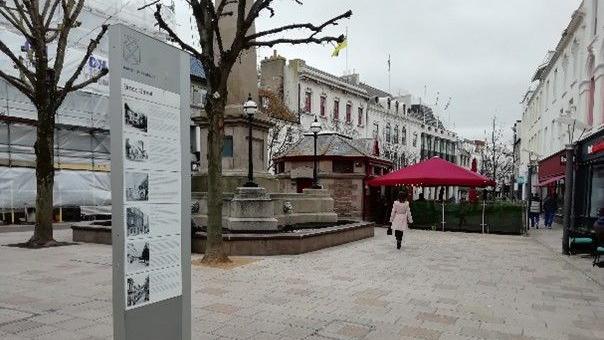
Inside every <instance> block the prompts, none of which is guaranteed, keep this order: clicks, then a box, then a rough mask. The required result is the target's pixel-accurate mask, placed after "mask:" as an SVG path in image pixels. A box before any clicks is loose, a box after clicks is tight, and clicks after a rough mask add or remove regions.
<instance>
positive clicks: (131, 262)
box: [126, 241, 150, 273]
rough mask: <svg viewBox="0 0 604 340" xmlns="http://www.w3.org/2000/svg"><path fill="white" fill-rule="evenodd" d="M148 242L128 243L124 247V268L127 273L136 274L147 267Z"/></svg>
mask: <svg viewBox="0 0 604 340" xmlns="http://www.w3.org/2000/svg"><path fill="white" fill-rule="evenodd" d="M149 256H150V253H149V242H147V241H139V242H129V243H128V245H127V246H126V261H127V263H126V268H127V270H126V271H127V272H128V273H136V272H140V271H142V270H145V269H147V267H149Z"/></svg>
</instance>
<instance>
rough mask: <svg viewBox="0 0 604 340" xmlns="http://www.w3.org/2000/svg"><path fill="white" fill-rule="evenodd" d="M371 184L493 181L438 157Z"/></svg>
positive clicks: (466, 184)
mask: <svg viewBox="0 0 604 340" xmlns="http://www.w3.org/2000/svg"><path fill="white" fill-rule="evenodd" d="M368 184H369V185H371V186H380V185H418V186H425V187H433V186H460V187H488V186H494V185H495V181H493V180H491V179H489V178H487V177H484V176H481V175H479V174H477V173H475V172H472V171H470V170H468V169H465V168H462V167H460V166H457V165H455V164H453V163H451V162H448V161H446V160H444V159H441V158H439V157H434V158H431V159H429V160H426V161H423V162H420V163H417V164H414V165H411V166H408V167H406V168H403V169H401V170H398V171H395V172H391V173H389V174H387V175H384V176H381V177H378V178H374V179H372V180H370V181H369V182H368Z"/></svg>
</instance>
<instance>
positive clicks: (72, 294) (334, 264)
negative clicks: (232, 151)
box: [0, 229, 604, 340]
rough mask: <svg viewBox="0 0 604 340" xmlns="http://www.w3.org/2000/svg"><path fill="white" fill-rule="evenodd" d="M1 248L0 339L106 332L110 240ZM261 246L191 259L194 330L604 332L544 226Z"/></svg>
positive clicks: (603, 304)
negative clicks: (270, 252)
mask: <svg viewBox="0 0 604 340" xmlns="http://www.w3.org/2000/svg"><path fill="white" fill-rule="evenodd" d="M551 232H552V233H555V232H557V231H551ZM57 235H58V237H57V238H58V239H60V240H68V239H69V236H70V233H69V232H68V231H65V230H63V231H58V232H57ZM27 236H28V233H3V234H0V244H7V243H11V242H17V241H23V240H25V239H26V237H27ZM0 259H1V260H0V339H61V340H63V339H111V337H112V326H111V323H112V320H111V318H112V317H111V248H110V247H109V246H103V245H90V244H85V245H76V246H68V247H61V248H56V249H43V250H24V249H18V248H9V247H0ZM256 259H257V261H255V262H253V263H250V264H247V265H245V266H241V267H237V268H234V269H231V270H220V269H211V268H206V267H198V266H193V269H192V277H193V278H192V280H193V299H192V307H193V320H192V323H193V334H194V336H193V337H194V339H258V340H272V339H309V340H310V339H376V340H377V339H379V340H388V339H427V340H430V339H527V340H528V339H548V340H551V339H572V340H588V339H604V287H603V286H602V285H601V283H599V282H598V281H597V280H594V279H593V278H590V277H589V276H588V275H585V273H584V272H583V271H582V270H581V268H580V267H578V266H577V265H574V264H573V263H571V262H568V261H567V260H565V259H564V258H562V257H561V256H560V255H559V254H557V252H555V251H554V250H553V249H550V248H548V247H547V246H546V245H545V244H544V243H543V242H539V240H538V239H537V238H536V236H531V237H520V236H496V235H479V234H462V233H441V232H430V231H411V232H409V233H408V234H407V235H406V236H405V241H404V246H403V249H402V250H401V251H398V250H396V248H395V241H394V239H393V238H390V237H387V236H386V235H385V230H384V229H376V237H375V238H373V239H369V240H364V241H359V242H355V243H352V244H347V245H343V246H339V247H335V248H330V249H325V250H322V251H318V252H314V253H310V254H305V255H300V256H282V257H281V256H280V257H262V258H256ZM577 261H589V260H587V259H580V258H579V259H577ZM586 268H587V267H586ZM600 270H603V271H604V269H600Z"/></svg>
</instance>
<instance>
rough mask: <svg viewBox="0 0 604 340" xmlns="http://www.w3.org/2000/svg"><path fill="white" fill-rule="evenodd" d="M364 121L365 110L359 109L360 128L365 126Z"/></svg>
mask: <svg viewBox="0 0 604 340" xmlns="http://www.w3.org/2000/svg"><path fill="white" fill-rule="evenodd" d="M363 119H364V117H363V108H362V107H359V124H358V125H359V126H363Z"/></svg>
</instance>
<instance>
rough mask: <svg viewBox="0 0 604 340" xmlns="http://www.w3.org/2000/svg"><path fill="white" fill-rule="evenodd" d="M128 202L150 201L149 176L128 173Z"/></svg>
mask: <svg viewBox="0 0 604 340" xmlns="http://www.w3.org/2000/svg"><path fill="white" fill-rule="evenodd" d="M126 200H127V201H148V200H149V174H147V173H141V172H126Z"/></svg>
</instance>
